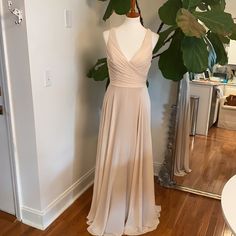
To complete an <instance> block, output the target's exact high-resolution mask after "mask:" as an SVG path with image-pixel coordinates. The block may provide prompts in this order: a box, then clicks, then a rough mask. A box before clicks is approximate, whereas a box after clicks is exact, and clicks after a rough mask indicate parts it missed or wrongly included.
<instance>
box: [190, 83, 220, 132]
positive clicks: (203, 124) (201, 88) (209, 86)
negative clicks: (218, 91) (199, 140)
mask: <svg viewBox="0 0 236 236" xmlns="http://www.w3.org/2000/svg"><path fill="white" fill-rule="evenodd" d="M215 85H216V83H214V82H200V81H199V82H198V81H192V82H190V95H194V96H199V97H200V99H199V107H198V116H197V126H196V133H197V134H200V135H207V134H208V129H209V121H210V115H211V103H212V93H213V87H214V86H215Z"/></svg>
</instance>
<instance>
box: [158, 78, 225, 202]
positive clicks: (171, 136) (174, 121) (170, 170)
mask: <svg viewBox="0 0 236 236" xmlns="http://www.w3.org/2000/svg"><path fill="white" fill-rule="evenodd" d="M177 83H178V85H177V99H176V104H174V105H172V106H171V113H170V120H169V127H168V128H169V130H168V140H167V147H166V152H165V157H164V161H163V164H162V166H161V169H160V172H159V174H158V181H159V183H160V185H161V186H163V187H167V188H173V189H177V190H181V191H184V192H188V193H193V194H196V195H200V196H205V197H209V198H214V199H218V200H220V199H221V195H219V194H215V193H210V192H205V191H201V190H198V189H193V188H190V187H185V186H182V185H179V184H177V183H176V181H175V180H174V163H175V150H176V138H177V132H178V130H177V127H178V122H179V112H180V111H179V101H180V97H181V96H182V95H183V89H182V80H181V81H179V82H177Z"/></svg>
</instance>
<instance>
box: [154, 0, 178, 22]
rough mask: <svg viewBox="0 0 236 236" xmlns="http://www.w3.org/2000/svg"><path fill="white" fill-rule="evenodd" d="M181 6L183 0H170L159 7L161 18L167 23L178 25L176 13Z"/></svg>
mask: <svg viewBox="0 0 236 236" xmlns="http://www.w3.org/2000/svg"><path fill="white" fill-rule="evenodd" d="M181 7H182V1H181V0H168V1H167V2H166V3H164V4H163V5H162V6H161V7H160V8H159V11H158V13H159V17H160V19H161V20H162V21H163V22H164V23H165V24H167V25H176V21H175V19H176V14H177V12H178V10H179V9H180V8H181Z"/></svg>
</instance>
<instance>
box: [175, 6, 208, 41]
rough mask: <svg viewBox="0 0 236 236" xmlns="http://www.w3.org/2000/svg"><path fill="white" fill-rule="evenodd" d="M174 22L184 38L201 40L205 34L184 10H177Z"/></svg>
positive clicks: (189, 13) (199, 25)
mask: <svg viewBox="0 0 236 236" xmlns="http://www.w3.org/2000/svg"><path fill="white" fill-rule="evenodd" d="M176 22H177V25H178V26H179V28H180V29H181V30H182V31H183V33H184V34H185V35H186V36H189V37H197V38H201V37H203V36H204V35H205V34H206V30H205V28H204V27H203V26H202V25H201V24H200V23H199V22H198V21H197V19H196V18H195V17H194V16H193V15H192V13H191V12H190V11H188V10H186V9H184V8H181V9H179V11H178V13H177V16H176Z"/></svg>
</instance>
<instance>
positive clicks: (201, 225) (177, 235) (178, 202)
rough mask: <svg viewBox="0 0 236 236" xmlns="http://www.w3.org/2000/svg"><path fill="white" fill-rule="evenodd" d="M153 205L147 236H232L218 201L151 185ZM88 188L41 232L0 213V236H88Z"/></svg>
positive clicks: (90, 195) (89, 201) (90, 197)
mask: <svg viewBox="0 0 236 236" xmlns="http://www.w3.org/2000/svg"><path fill="white" fill-rule="evenodd" d="M155 190H156V202H157V204H158V205H161V207H162V211H161V218H160V224H159V225H158V228H157V229H156V230H155V231H153V232H150V233H147V234H145V235H147V236H233V234H232V233H231V231H230V230H229V229H228V227H227V226H226V224H225V222H224V219H223V216H222V212H221V206H220V201H219V200H213V199H209V198H205V197H201V196H196V195H192V194H190V193H185V192H180V191H178V190H173V189H166V188H162V187H160V186H159V185H158V184H156V186H155ZM91 199H92V189H91V188H90V189H89V190H88V191H86V192H85V193H84V194H83V195H82V196H81V197H80V198H79V199H78V200H77V201H76V202H75V203H74V204H73V205H72V206H71V207H70V208H69V209H67V210H66V211H65V212H64V213H63V214H62V215H61V216H60V217H59V218H58V219H57V220H56V221H55V222H54V223H53V224H52V225H51V226H50V227H48V229H47V230H45V231H44V232H42V231H40V230H36V229H33V228H31V227H29V226H26V225H24V224H22V223H20V222H18V221H16V220H15V219H14V218H13V217H11V216H9V215H7V214H3V213H0V235H1V236H89V233H88V232H87V225H86V216H87V214H88V211H89V208H90V204H91Z"/></svg>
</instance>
